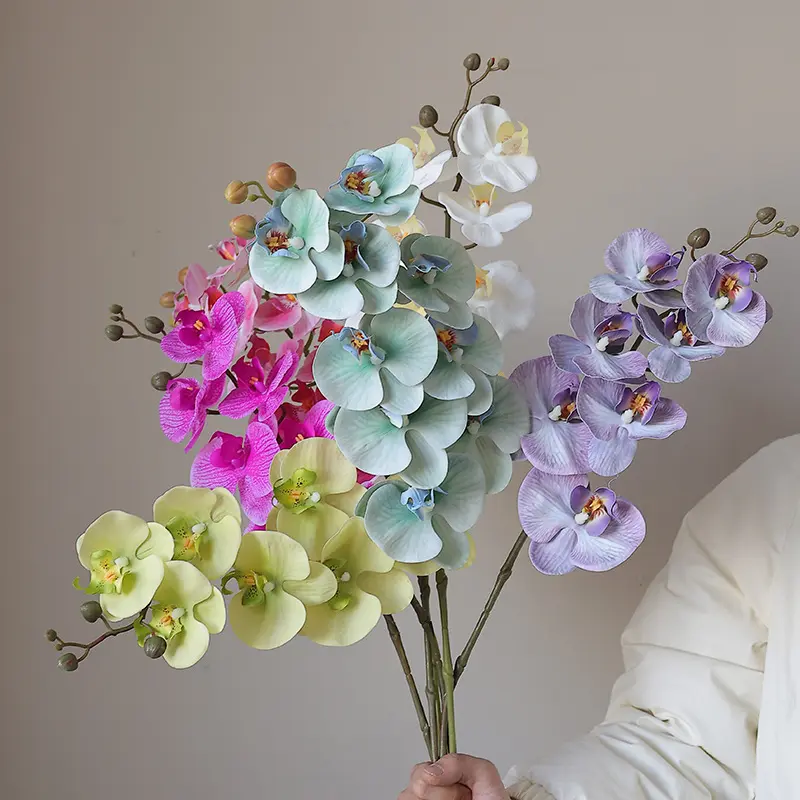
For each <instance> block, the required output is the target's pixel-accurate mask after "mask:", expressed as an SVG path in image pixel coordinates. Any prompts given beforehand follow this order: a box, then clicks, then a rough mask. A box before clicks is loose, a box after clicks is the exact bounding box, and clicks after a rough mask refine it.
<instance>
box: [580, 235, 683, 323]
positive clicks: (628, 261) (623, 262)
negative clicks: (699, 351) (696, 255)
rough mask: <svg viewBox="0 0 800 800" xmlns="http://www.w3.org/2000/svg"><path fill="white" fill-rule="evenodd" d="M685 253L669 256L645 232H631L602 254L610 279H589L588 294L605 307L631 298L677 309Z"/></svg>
mask: <svg viewBox="0 0 800 800" xmlns="http://www.w3.org/2000/svg"><path fill="white" fill-rule="evenodd" d="M684 252H685V249H684V248H682V249H681V250H678V251H677V252H675V253H670V250H669V246H668V245H667V243H666V242H665V241H664V240H663V239H662V238H661V237H660V236H657V235H656V234H655V233H652V232H651V231H648V230H647V229H645V228H634V229H633V230H632V231H628V232H627V233H623V234H622V235H621V236H618V237H617V238H616V239H614V241H613V242H611V244H610V245H609V246H608V249H607V250H606V258H605V261H606V267H607V268H608V269H609V270H611V273H612V274H611V275H598V276H597V277H596V278H592V280H591V282H590V283H589V288H590V289H591V291H592V294H593V295H594V296H595V297H597V298H598V299H599V300H602V301H603V302H605V303H624V302H625V301H626V300H630V298H631V297H633V296H634V295H635V294H643V295H646V298H647V300H648V301H649V302H651V303H654V304H655V305H657V306H665V307H666V308H681V307H683V300H682V298H681V293H680V292H679V291H677V290H676V288H675V287H676V286H680V283H681V282H680V280H679V279H678V267H679V266H680V263H681V259H682V258H683V254H684Z"/></svg>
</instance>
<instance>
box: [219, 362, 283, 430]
mask: <svg viewBox="0 0 800 800" xmlns="http://www.w3.org/2000/svg"><path fill="white" fill-rule="evenodd" d="M297 362H298V358H297V354H296V353H292V352H289V353H286V354H285V355H283V356H281V357H280V358H279V359H278V360H277V362H276V363H275V365H274V366H273V367H272V369H270V371H269V373H268V374H265V372H264V365H263V364H262V363H261V362H260V361H259V360H258V359H253V360H252V361H245V359H244V358H240V359H239V360H238V361H237V362H236V363H235V364H234V365H233V373H234V374H235V375H236V378H237V381H238V385H237V386H236V388H235V389H233V390H232V391H231V393H230V394H229V395H228V396H227V397H226V398H225V399H224V400H223V401H222V402H221V403H220V405H219V411H220V413H221V414H224V415H225V416H226V417H231V418H232V419H241V418H242V417H246V416H248V415H249V414H252V413H253V412H257V414H258V420H259V422H266V421H267V420H268V419H269V418H270V417H272V416H274V414H275V412H276V411H277V409H278V406H280V404H281V403H282V402H283V401H284V400H285V399H286V394H287V393H288V391H289V387H288V385H287V384H288V383H289V381H290V380H291V379H292V376H293V375H294V373H295V370H296V369H297Z"/></svg>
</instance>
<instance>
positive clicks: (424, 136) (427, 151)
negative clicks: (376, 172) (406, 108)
mask: <svg viewBox="0 0 800 800" xmlns="http://www.w3.org/2000/svg"><path fill="white" fill-rule="evenodd" d="M411 127H412V128H413V130H415V131H416V132H417V134H418V136H419V142H415V141H414V140H413V139H409V138H407V137H405V138H403V139H398V140H397V144H402V145H404V146H405V147H407V148H408V149H409V150H410V151H411V152H412V153H413V154H414V178H413V179H412V181H411V182H412V183H413V184H414V186H417V187H418V188H419V189H427V188H428V187H429V186H432V185H433V184H434V183H438V182H439V181H446V180H451V179H453V178H455V177H456V175H457V173H458V165H457V164H456V162H455V161H453V160H452V154H451V152H450V150H443V151H442V152H441V153H436V145H435V144H434V143H433V139H432V138H431V135H430V133H428V131H427V130H426V129H425V128H422V127H420V126H419V125H412V126H411Z"/></svg>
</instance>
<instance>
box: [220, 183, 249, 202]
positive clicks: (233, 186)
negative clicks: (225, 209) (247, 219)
mask: <svg viewBox="0 0 800 800" xmlns="http://www.w3.org/2000/svg"><path fill="white" fill-rule="evenodd" d="M249 193H250V191H249V190H248V188H247V187H246V186H245V185H244V184H243V183H242V182H241V181H231V182H230V183H229V184H228V185H227V186H226V187H225V199H226V200H227V201H228V202H229V203H233V205H239V203H244V201H245V200H247V195H248V194H249Z"/></svg>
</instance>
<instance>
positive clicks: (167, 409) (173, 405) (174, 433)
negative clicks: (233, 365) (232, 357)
mask: <svg viewBox="0 0 800 800" xmlns="http://www.w3.org/2000/svg"><path fill="white" fill-rule="evenodd" d="M224 390H225V376H224V375H222V376H221V377H219V378H217V379H215V380H213V381H204V382H203V383H202V385H201V384H200V383H198V381H196V380H195V379H194V378H173V379H172V380H171V381H170V382H169V383H168V384H167V390H166V392H165V393H164V396H163V397H162V398H161V402H160V403H159V407H158V414H159V419H160V421H161V430H162V431H164V436H166V437H167V439H169V440H170V441H171V442H181V441H183V440H184V439H185V438H186V435H187V434H191V436H190V438H189V442H188V444H187V445H186V447H185V451H186V452H187V453H188V452H189V450H191V449H192V448H193V447H194V445H195V443H196V442H197V439H198V438H199V436H200V434H201V433H202V432H203V428H204V427H205V424H206V418H207V413H206V412H207V411H208V409H209V408H211V407H212V406H215V405H216V404H217V403H218V402H219V401H220V398H221V397H222V393H223V392H224Z"/></svg>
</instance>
